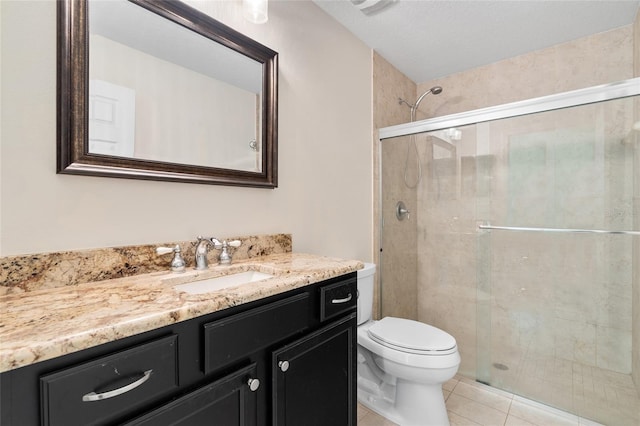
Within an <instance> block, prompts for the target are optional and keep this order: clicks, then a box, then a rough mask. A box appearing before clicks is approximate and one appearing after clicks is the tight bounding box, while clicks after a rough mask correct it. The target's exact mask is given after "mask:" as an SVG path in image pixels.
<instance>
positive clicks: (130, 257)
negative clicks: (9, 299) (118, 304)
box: [0, 234, 291, 295]
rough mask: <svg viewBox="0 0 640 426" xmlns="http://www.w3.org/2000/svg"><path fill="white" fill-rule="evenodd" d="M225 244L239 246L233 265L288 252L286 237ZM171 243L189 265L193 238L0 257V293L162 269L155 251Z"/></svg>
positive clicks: (165, 259)
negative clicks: (180, 250)
mask: <svg viewBox="0 0 640 426" xmlns="http://www.w3.org/2000/svg"><path fill="white" fill-rule="evenodd" d="M220 240H221V241H222V239H220ZM226 240H228V241H232V240H240V241H241V243H242V244H241V245H240V247H238V248H237V249H233V260H234V261H240V260H245V259H250V258H253V257H256V256H265V255H269V254H275V253H289V252H291V235H289V234H275V235H258V236H249V237H231V238H226ZM176 244H179V245H180V247H181V249H182V257H183V258H184V260H185V262H186V263H187V265H193V264H194V251H195V238H194V240H193V241H173V242H168V243H158V244H148V245H139V246H126V247H111V248H104V249H95V250H78V251H65V252H55V253H39V254H31V255H21V256H6V257H2V258H0V295H3V294H9V293H22V292H25V291H32V290H40V289H44V288H55V287H61V286H69V285H71V286H73V285H76V284H79V283H86V282H91V281H103V280H110V279H114V278H121V277H130V276H134V275H140V274H147V273H150V272H155V271H163V270H167V269H168V268H169V265H170V263H171V259H172V255H171V254H167V255H163V256H158V255H157V254H156V247H161V246H164V247H174V246H175V245H176ZM219 254H220V250H210V251H209V255H208V257H209V263H210V264H211V263H216V260H215V259H217V257H218V255H219Z"/></svg>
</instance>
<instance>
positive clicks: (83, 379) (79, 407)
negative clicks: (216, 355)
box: [40, 335, 178, 426]
mask: <svg viewBox="0 0 640 426" xmlns="http://www.w3.org/2000/svg"><path fill="white" fill-rule="evenodd" d="M177 339H178V338H177V336H173V335H172V336H168V337H165V338H162V339H158V340H154V341H152V342H149V343H145V344H142V345H139V346H135V347H133V348H130V349H127V350H124V351H122V352H118V353H115V354H113V355H109V356H105V357H102V358H98V359H96V360H94V361H91V362H87V363H85V364H81V365H78V366H76V367H72V368H67V369H65V370H62V371H59V372H57V373H53V374H49V375H46V376H42V377H41V378H40V389H41V393H42V418H43V425H45V426H58V425H61V426H72V425H92V424H102V423H106V422H109V421H113V420H116V419H118V418H121V417H122V416H125V415H127V414H128V413H131V412H133V411H135V410H136V409H137V408H139V407H141V406H143V405H144V404H145V403H146V402H149V401H151V400H153V399H155V398H158V397H160V396H161V395H162V394H164V393H167V392H168V391H171V390H172V389H174V388H175V387H177V386H178V370H177V348H178V341H177Z"/></svg>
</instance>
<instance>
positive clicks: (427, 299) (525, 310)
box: [378, 79, 640, 425]
mask: <svg viewBox="0 0 640 426" xmlns="http://www.w3.org/2000/svg"><path fill="white" fill-rule="evenodd" d="M639 94H640V79H632V80H627V81H623V82H619V83H613V84H608V85H603V86H597V87H592V88H588V89H582V90H578V91H573V92H567V93H563V94H558V95H552V96H546V97H542V98H537V99H533V100H529V101H522V102H516V103H512V104H507V105H502V106H498V107H492V108H485V109H481V110H476V111H470V112H465V113H461V114H455V115H450V116H445V117H439V118H435V119H428V120H424V121H420V122H413V123H408V124H404V125H399V126H392V127H387V128H384V129H380V131H379V134H380V144H379V153H378V154H379V157H378V158H379V167H380V170H379V176H380V179H379V181H380V187H379V190H380V193H379V195H378V199H379V212H380V214H379V216H380V261H379V264H380V265H379V269H380V277H381V278H380V282H381V288H380V294H381V315H382V316H400V317H406V318H412V319H417V320H419V321H423V322H426V323H429V324H431V325H434V326H436V327H439V328H441V329H443V330H445V331H447V332H448V333H450V334H451V335H453V336H454V337H455V338H456V340H457V342H458V346H459V350H460V353H461V356H462V364H461V366H460V371H459V373H460V374H462V375H463V376H466V377H469V378H473V379H475V380H478V381H480V382H483V383H486V384H489V385H491V386H494V387H497V388H500V389H504V390H507V391H509V392H512V393H514V394H517V395H521V396H523V397H526V398H529V399H532V400H535V401H539V402H541V403H544V404H547V405H551V406H554V407H556V408H559V409H562V410H564V411H567V412H570V413H573V414H576V415H579V416H581V417H585V418H589V419H592V420H595V421H598V422H602V423H606V424H621V425H625V424H629V425H635V424H640V96H638V95H639ZM407 180H410V181H411V182H409V183H407V182H406V181H407ZM416 181H417V182H418V183H417V184H416V185H413V184H414V183H416ZM400 202H401V203H402V204H400Z"/></svg>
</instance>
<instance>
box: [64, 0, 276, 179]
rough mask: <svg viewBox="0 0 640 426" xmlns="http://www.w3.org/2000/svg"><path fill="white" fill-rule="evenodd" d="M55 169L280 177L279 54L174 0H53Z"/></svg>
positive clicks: (94, 172)
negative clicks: (55, 18)
mask: <svg viewBox="0 0 640 426" xmlns="http://www.w3.org/2000/svg"><path fill="white" fill-rule="evenodd" d="M57 43H58V69H57V70H58V76H57V79H58V88H57V96H58V101H57V102H58V110H57V149H58V154H57V172H58V173H64V174H79V175H93V176H108V177H119V178H134V179H148V180H168V181H177V182H192V183H205V184H216V185H234V186H250V187H262V188H275V187H277V175H278V173H277V171H278V164H277V163H278V147H277V107H278V101H277V89H278V88H277V84H278V54H277V53H276V52H275V51H273V50H271V49H269V48H268V47H265V46H263V45H262V44H260V43H258V42H256V41H254V40H252V39H250V38H249V37H246V36H244V35H243V34H240V33H238V32H237V31H235V30H233V29H231V28H229V27H227V26H225V25H223V24H222V23H220V22H218V21H216V20H215V19H213V18H211V17H210V16H208V15H206V14H204V13H202V12H200V11H198V10H196V9H193V8H191V7H190V6H187V5H186V4H184V3H182V2H179V1H176V0H109V1H104V0H61V1H59V2H58V40H57Z"/></svg>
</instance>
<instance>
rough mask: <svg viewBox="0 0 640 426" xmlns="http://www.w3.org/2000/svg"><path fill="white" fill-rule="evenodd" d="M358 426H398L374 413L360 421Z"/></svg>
mask: <svg viewBox="0 0 640 426" xmlns="http://www.w3.org/2000/svg"><path fill="white" fill-rule="evenodd" d="M358 426H398V425H397V424H395V423H393V422H392V421H390V420H387V419H386V418H384V417H382V416H381V415H379V414H376V413H374V412H369V413H368V414H367V415H365V416H364V417H363V418H362V419H358Z"/></svg>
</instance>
